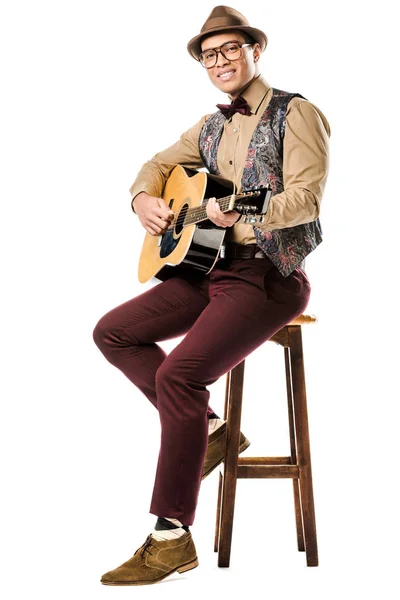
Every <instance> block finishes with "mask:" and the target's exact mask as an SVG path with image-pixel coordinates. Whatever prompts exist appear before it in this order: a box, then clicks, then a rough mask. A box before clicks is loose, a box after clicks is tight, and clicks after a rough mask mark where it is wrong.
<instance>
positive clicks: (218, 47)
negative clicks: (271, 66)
mask: <svg viewBox="0 0 400 600" xmlns="http://www.w3.org/2000/svg"><path fill="white" fill-rule="evenodd" d="M233 43H234V44H237V45H238V46H239V48H240V56H238V57H237V58H228V57H227V56H225V54H224V53H223V52H222V50H221V48H222V47H223V46H226V44H233ZM254 43H255V42H254ZM254 43H253V44H249V43H248V42H246V43H245V44H242V43H241V42H239V41H238V40H229V41H227V42H224V43H223V44H221V46H216V48H207V50H203V51H202V52H200V54H199V57H198V59H197V60H198V61H199V63H200V64H201V66H202V67H204V68H205V69H212V68H213V67H215V65H216V64H217V62H218V54H222V56H223V57H224V58H225V59H226V60H229V61H235V60H239V59H240V58H242V56H243V54H242V48H244V47H245V46H254ZM210 50H214V52H215V54H216V56H215V63H214V64H213V65H212V66H211V67H206V66H205V65H203V63H202V62H201V59H200V57H201V55H202V54H203V53H204V52H210Z"/></svg>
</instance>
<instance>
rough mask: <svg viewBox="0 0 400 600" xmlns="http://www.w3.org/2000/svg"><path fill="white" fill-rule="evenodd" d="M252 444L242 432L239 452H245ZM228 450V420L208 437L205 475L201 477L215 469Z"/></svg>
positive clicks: (204, 466) (204, 467) (204, 476)
mask: <svg viewBox="0 0 400 600" xmlns="http://www.w3.org/2000/svg"><path fill="white" fill-rule="evenodd" d="M249 446H250V442H249V440H248V439H247V438H246V437H245V436H244V435H243V433H242V432H240V438H239V453H238V454H240V453H241V452H243V451H244V450H246V448H248V447H249ZM225 450H226V421H225V423H223V424H222V425H221V427H218V429H216V430H215V431H213V432H212V434H211V435H209V437H208V449H207V454H206V457H205V459H204V465H203V475H202V477H201V479H202V480H203V479H205V478H206V477H207V476H208V475H209V474H210V473H211V471H214V469H215V468H216V467H218V465H220V464H221V463H222V462H223V460H224V458H225Z"/></svg>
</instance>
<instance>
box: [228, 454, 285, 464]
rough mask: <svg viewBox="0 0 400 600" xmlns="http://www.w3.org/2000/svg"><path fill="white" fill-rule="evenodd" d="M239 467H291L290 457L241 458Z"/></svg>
mask: <svg viewBox="0 0 400 600" xmlns="http://www.w3.org/2000/svg"><path fill="white" fill-rule="evenodd" d="M237 463H238V465H246V466H250V465H291V464H292V459H291V458H290V456H239V458H238V461H237Z"/></svg>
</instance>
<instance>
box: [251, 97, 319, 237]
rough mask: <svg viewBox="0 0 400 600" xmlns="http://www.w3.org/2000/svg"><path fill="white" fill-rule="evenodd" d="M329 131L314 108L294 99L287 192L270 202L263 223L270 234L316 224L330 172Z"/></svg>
mask: <svg viewBox="0 0 400 600" xmlns="http://www.w3.org/2000/svg"><path fill="white" fill-rule="evenodd" d="M329 137H330V127H329V123H328V121H327V119H326V117H325V116H324V115H323V113H322V112H321V111H320V110H319V109H318V108H317V107H316V106H314V105H313V104H311V103H310V102H308V101H307V100H303V99H302V98H298V97H296V98H293V99H292V100H291V101H290V102H289V105H288V110H287V113H286V130H285V136H284V142H283V184H284V191H283V192H281V193H280V194H276V195H275V196H273V197H272V198H271V200H270V203H269V206H268V209H267V213H266V215H265V221H264V223H262V224H260V225H258V224H257V227H259V228H260V229H262V230H264V231H267V230H273V229H283V228H285V227H294V226H295V225H301V224H302V223H309V222H311V221H315V220H316V219H317V218H318V216H319V213H320V205H321V200H322V195H323V192H324V188H325V183H326V179H327V176H328V168H329Z"/></svg>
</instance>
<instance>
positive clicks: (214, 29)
mask: <svg viewBox="0 0 400 600" xmlns="http://www.w3.org/2000/svg"><path fill="white" fill-rule="evenodd" d="M229 29H238V30H239V31H243V33H248V34H249V35H250V36H251V37H252V38H253V39H254V40H255V41H256V42H258V43H259V44H260V46H261V51H262V52H264V50H265V48H266V46H267V43H268V38H267V36H266V35H265V33H264V32H263V31H261V30H260V29H255V28H254V27H250V25H249V22H248V20H247V19H246V18H245V17H244V16H243V15H242V14H241V13H240V12H239V11H238V10H235V9H234V8H230V6H216V7H215V8H213V9H212V11H211V13H210V16H209V17H208V19H207V21H206V22H205V23H204V25H203V27H202V28H201V31H200V33H199V35H196V36H195V37H194V38H192V39H191V40H190V42H189V43H188V45H187V49H188V52H189V54H190V55H191V56H193V58H195V59H196V60H198V59H199V54H200V52H201V42H202V40H203V39H204V38H205V37H207V36H209V35H213V34H215V33H219V32H220V31H228V30H229Z"/></svg>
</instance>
